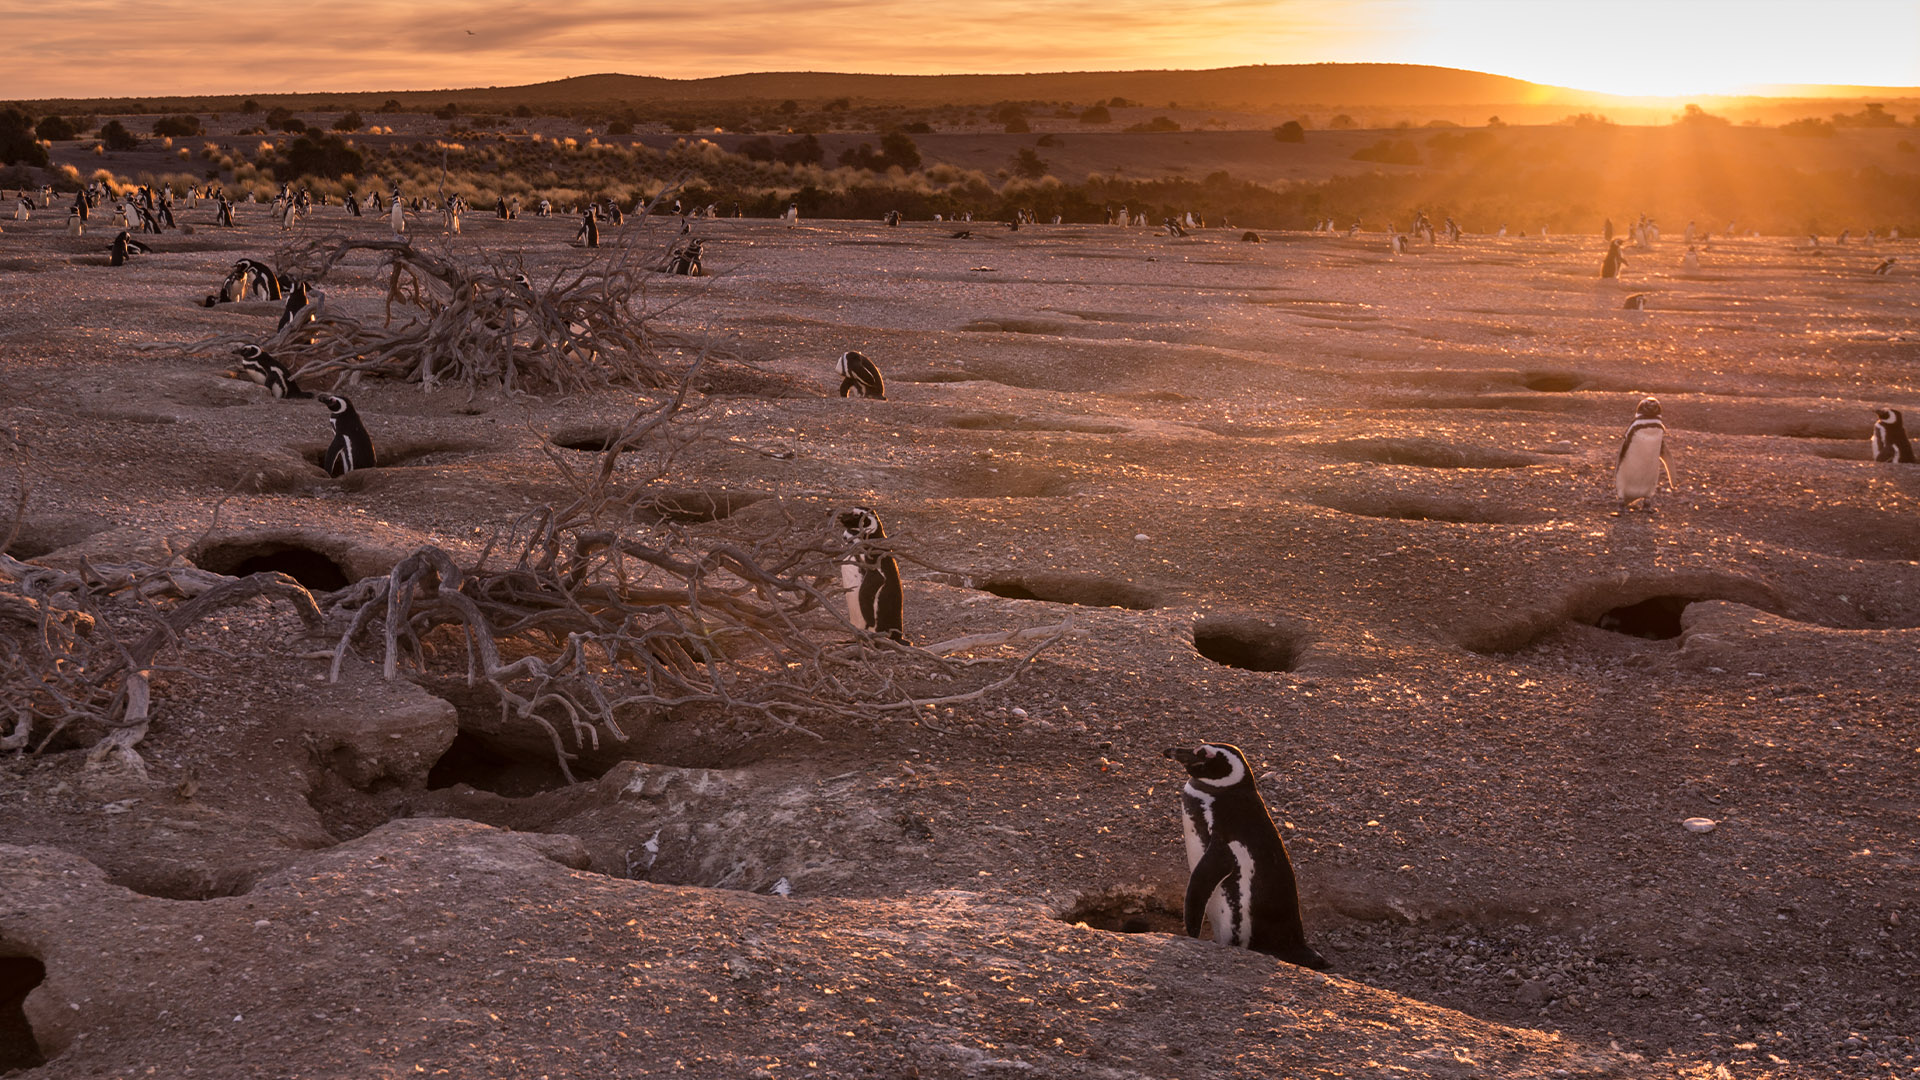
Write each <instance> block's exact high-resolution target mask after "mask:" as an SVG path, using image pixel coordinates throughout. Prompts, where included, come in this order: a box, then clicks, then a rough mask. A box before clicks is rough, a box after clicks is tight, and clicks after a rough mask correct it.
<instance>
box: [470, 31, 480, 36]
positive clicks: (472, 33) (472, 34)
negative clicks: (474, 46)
mask: <svg viewBox="0 0 1920 1080" xmlns="http://www.w3.org/2000/svg"><path fill="white" fill-rule="evenodd" d="M467 36H468V37H479V36H480V35H479V34H476V33H474V32H473V31H471V30H469V31H467Z"/></svg>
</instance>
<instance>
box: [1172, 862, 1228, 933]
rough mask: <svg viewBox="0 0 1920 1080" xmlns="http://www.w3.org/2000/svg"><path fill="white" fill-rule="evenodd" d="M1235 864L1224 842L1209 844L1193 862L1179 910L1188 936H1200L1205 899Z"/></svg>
mask: <svg viewBox="0 0 1920 1080" xmlns="http://www.w3.org/2000/svg"><path fill="white" fill-rule="evenodd" d="M1235 865H1236V863H1235V861H1234V858H1233V853H1232V852H1230V851H1228V850H1227V847H1226V845H1225V844H1213V845H1209V846H1208V848H1207V851H1206V854H1204V855H1202V856H1200V861H1199V862H1197V863H1194V864H1193V874H1192V876H1191V877H1189V878H1187V895H1186V899H1185V902H1184V903H1183V905H1182V911H1181V914H1182V915H1183V916H1184V917H1185V923H1186V930H1187V936H1188V937H1193V938H1197V937H1199V936H1200V919H1201V917H1202V916H1204V915H1205V914H1206V913H1207V900H1208V898H1209V897H1211V896H1212V895H1213V891H1214V890H1215V889H1217V888H1219V887H1220V883H1221V882H1223V881H1225V880H1227V875H1228V874H1230V873H1232V872H1233V868H1234V866H1235ZM1216 929H1217V928H1216Z"/></svg>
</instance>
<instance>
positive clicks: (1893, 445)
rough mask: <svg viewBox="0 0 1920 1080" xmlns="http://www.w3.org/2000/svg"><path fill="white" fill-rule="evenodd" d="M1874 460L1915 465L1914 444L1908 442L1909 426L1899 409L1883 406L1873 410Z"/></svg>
mask: <svg viewBox="0 0 1920 1080" xmlns="http://www.w3.org/2000/svg"><path fill="white" fill-rule="evenodd" d="M1873 415H1874V416H1875V418H1876V419H1875V420H1874V422H1873V460H1875V461H1892V462H1898V463H1900V464H1902V465H1911V464H1913V460H1914V459H1913V444H1912V443H1910V442H1908V441H1907V425H1906V423H1905V421H1903V420H1902V419H1901V417H1900V410H1899V409H1889V408H1887V407H1886V406H1884V405H1883V406H1881V407H1880V408H1878V409H1875V410H1873Z"/></svg>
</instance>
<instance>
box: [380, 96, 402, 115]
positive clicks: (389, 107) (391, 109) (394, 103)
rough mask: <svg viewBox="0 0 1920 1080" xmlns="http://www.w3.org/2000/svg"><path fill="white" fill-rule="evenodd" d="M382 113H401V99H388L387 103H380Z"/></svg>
mask: <svg viewBox="0 0 1920 1080" xmlns="http://www.w3.org/2000/svg"><path fill="white" fill-rule="evenodd" d="M380 111H381V112H383V113H396V112H399V111H400V99H399V98H388V99H387V100H385V101H383V102H381V103H380Z"/></svg>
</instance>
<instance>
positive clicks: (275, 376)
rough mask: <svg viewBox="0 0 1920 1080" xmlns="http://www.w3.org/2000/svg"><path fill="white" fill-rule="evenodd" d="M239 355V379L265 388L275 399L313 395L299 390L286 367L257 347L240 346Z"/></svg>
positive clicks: (297, 384)
mask: <svg viewBox="0 0 1920 1080" xmlns="http://www.w3.org/2000/svg"><path fill="white" fill-rule="evenodd" d="M236 351H237V352H239V354H240V377H241V378H243V379H251V380H253V381H254V382H256V383H259V384H260V385H261V386H264V387H266V388H267V390H268V391H270V392H271V393H272V394H273V396H274V397H277V398H310V397H312V396H313V395H312V394H309V393H307V392H306V391H305V390H302V389H300V384H299V383H296V382H294V381H293V373H292V372H290V371H288V370H287V365H285V364H283V363H281V362H280V361H278V360H276V359H274V358H273V356H272V355H271V354H270V353H266V352H263V351H261V349H260V346H258V345H242V346H240V348H239V349H238V350H236Z"/></svg>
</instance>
